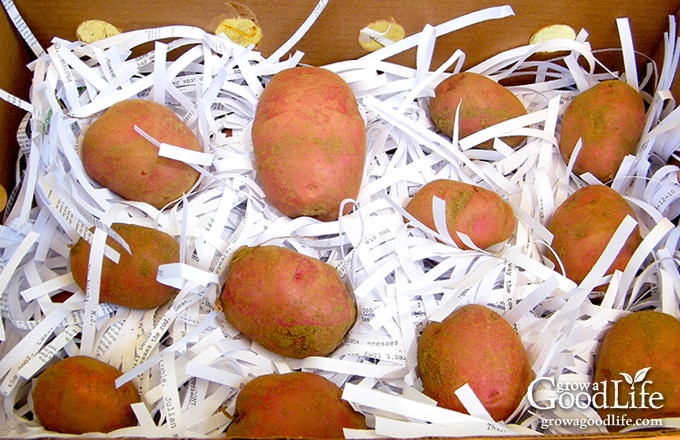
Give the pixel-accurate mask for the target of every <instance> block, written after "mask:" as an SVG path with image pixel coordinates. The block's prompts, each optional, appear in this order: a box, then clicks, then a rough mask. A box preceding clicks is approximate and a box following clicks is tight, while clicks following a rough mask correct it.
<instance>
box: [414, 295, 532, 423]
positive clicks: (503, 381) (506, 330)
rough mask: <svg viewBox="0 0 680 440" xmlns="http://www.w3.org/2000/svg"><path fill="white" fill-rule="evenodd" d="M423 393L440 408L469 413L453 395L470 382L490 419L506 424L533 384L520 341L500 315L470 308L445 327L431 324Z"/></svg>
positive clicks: (423, 357)
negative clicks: (505, 421)
mask: <svg viewBox="0 0 680 440" xmlns="http://www.w3.org/2000/svg"><path fill="white" fill-rule="evenodd" d="M417 356H418V370H419V372H420V377H421V379H422V381H423V391H424V393H425V394H426V395H428V396H430V397H432V398H433V399H435V400H436V401H437V403H438V404H439V406H441V407H444V408H449V409H452V410H454V411H459V412H466V410H465V408H464V407H463V405H462V403H461V402H460V400H459V399H458V397H456V395H455V394H454V393H455V391H456V390H457V389H458V388H460V387H461V386H463V385H465V384H469V385H470V387H471V388H472V390H473V391H474V392H475V395H476V396H477V398H479V400H480V401H481V403H482V404H483V405H484V407H485V408H486V410H487V411H488V412H489V414H490V415H491V417H493V419H494V420H496V421H501V420H506V419H507V418H508V417H510V415H511V414H512V413H513V412H514V411H515V409H516V408H517V407H518V406H519V404H520V403H521V402H522V399H523V398H524V396H525V394H526V392H527V389H528V387H529V384H530V383H531V381H532V380H533V377H534V372H533V370H532V369H531V363H530V362H529V357H528V355H527V352H526V350H525V348H524V345H523V344H522V340H521V339H520V337H519V336H518V335H517V333H515V331H514V329H513V328H512V326H511V325H510V323H508V322H507V321H506V320H505V319H504V318H503V317H502V316H501V315H499V314H498V313H496V312H495V311H493V310H492V309H490V308H488V307H486V306H483V305H479V304H469V305H465V306H463V307H460V308H459V309H457V310H455V311H453V312H452V313H451V314H450V315H449V316H447V317H446V318H445V319H444V320H443V321H442V322H441V323H439V322H431V323H429V324H428V325H427V327H425V330H423V333H422V335H421V336H420V340H419V341H418V354H417Z"/></svg>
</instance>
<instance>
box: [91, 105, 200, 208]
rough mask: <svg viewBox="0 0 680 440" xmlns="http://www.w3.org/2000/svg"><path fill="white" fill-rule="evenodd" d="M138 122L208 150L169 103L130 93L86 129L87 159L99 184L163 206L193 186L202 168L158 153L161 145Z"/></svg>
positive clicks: (160, 137)
mask: <svg viewBox="0 0 680 440" xmlns="http://www.w3.org/2000/svg"><path fill="white" fill-rule="evenodd" d="M135 125H137V126H138V127H139V128H141V129H142V130H143V131H144V132H145V133H147V134H148V135H150V136H151V137H153V138H154V139H156V140H157V141H159V142H163V143H166V144H171V145H174V146H176V147H181V148H186V149H189V150H192V151H203V150H202V149H201V146H200V144H199V143H198V139H197V138H196V136H195V135H194V133H193V132H192V131H191V129H190V128H189V127H188V126H187V125H186V124H184V122H182V120H180V119H179V117H178V116H177V115H176V114H175V113H173V111H172V110H170V109H169V108H168V107H165V106H164V105H162V104H158V103H155V102H153V101H148V100H145V99H129V100H126V101H121V102H118V103H116V104H114V105H112V106H111V107H109V109H108V110H107V111H106V112H104V114H102V115H101V116H100V117H99V118H97V119H96V120H95V121H94V122H93V123H92V125H91V126H90V127H89V128H88V129H87V130H86V131H85V135H84V136H83V142H82V159H83V165H84V166H85V171H87V174H88V175H89V176H90V177H92V179H94V180H95V181H96V182H98V183H99V184H100V185H102V186H104V187H106V188H108V189H110V190H111V191H113V192H115V193H117V194H119V195H120V196H122V197H123V198H125V199H127V200H134V201H140V202H146V203H149V204H151V205H153V206H155V207H156V208H159V209H160V208H162V207H164V206H166V205H167V204H168V203H170V202H173V201H175V200H177V199H179V198H180V197H182V194H185V193H187V192H189V190H190V189H191V188H192V186H193V185H194V184H195V183H196V181H197V180H198V176H199V173H198V171H196V170H195V169H193V168H192V167H191V166H189V165H187V164H185V163H183V162H180V161H177V160H173V159H168V158H165V157H160V156H158V147H157V146H156V145H154V144H152V143H151V142H149V141H148V140H146V139H145V138H144V137H142V135H141V134H139V133H138V132H137V131H136V130H135V129H134V126H135Z"/></svg>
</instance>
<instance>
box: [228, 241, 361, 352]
mask: <svg viewBox="0 0 680 440" xmlns="http://www.w3.org/2000/svg"><path fill="white" fill-rule="evenodd" d="M219 305H220V306H221V309H222V311H223V312H224V315H225V317H226V318H227V321H229V323H231V325H233V326H234V327H235V328H236V329H238V330H240V331H241V332H242V333H243V334H244V335H245V336H247V337H248V338H250V339H252V340H254V341H255V342H257V343H259V344H260V345H262V346H263V347H265V348H267V349H268V350H270V351H273V352H274V353H278V354H280V355H283V356H289V357H294V358H304V357H307V356H326V355H328V354H330V353H331V352H333V351H334V350H335V349H336V348H337V347H338V345H340V343H341V342H342V340H343V338H344V337H345V334H346V333H347V332H348V331H349V329H350V328H351V327H352V325H353V324H354V322H355V321H356V317H357V309H356V304H355V303H354V298H353V297H352V296H351V294H350V292H349V291H348V290H347V287H346V286H345V284H344V282H343V281H342V279H341V278H340V275H339V274H338V272H337V271H336V270H335V268H334V267H333V266H331V265H329V264H327V263H324V262H322V261H320V260H317V259H315V258H312V257H308V256H306V255H303V254H301V253H299V252H296V251H293V250H290V249H286V248H283V247H279V246H255V247H242V248H240V249H238V250H237V251H236V253H234V256H233V258H232V261H231V263H230V265H229V271H228V273H227V279H226V281H225V283H224V287H223V289H222V294H221V295H220V298H219Z"/></svg>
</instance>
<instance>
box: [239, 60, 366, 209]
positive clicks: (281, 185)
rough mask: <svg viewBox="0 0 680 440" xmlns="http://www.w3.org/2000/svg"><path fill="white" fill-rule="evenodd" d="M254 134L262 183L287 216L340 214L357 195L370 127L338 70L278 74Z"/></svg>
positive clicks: (263, 97) (269, 87) (261, 106)
mask: <svg viewBox="0 0 680 440" xmlns="http://www.w3.org/2000/svg"><path fill="white" fill-rule="evenodd" d="M252 138H253V149H254V152H255V165H256V169H257V173H258V177H259V181H260V184H261V185H262V189H263V191H264V193H265V194H266V196H267V199H268V201H269V203H271V205H272V206H274V207H275V208H277V209H278V210H279V211H281V212H282V213H283V214H285V215H287V216H289V217H291V218H295V217H300V216H309V217H314V218H317V219H319V220H321V221H331V220H336V219H337V218H338V215H339V210H340V204H341V202H342V201H343V200H344V199H347V198H356V197H357V195H358V193H359V188H360V187H361V182H362V178H363V171H364V161H365V159H366V126H365V123H364V120H363V118H362V117H361V114H360V113H359V110H358V107H357V102H356V98H355V96H354V94H353V92H352V90H351V89H350V87H349V86H348V85H347V83H346V82H345V81H344V80H343V79H342V78H340V76H338V75H337V74H335V73H333V72H331V71H329V70H326V69H323V68H318V67H294V68H290V69H286V70H283V71H281V72H279V73H277V74H276V75H274V77H272V79H271V81H270V82H269V84H268V85H267V86H266V88H265V89H264V92H263V93H262V95H261V97H260V100H259V102H258V105H257V110H256V112H255V119H254V120H253V126H252ZM350 208H351V206H348V207H347V209H350ZM346 212H347V211H345V213H346Z"/></svg>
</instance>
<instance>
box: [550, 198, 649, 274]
mask: <svg viewBox="0 0 680 440" xmlns="http://www.w3.org/2000/svg"><path fill="white" fill-rule="evenodd" d="M626 215H630V216H631V217H633V218H636V216H635V211H633V208H632V207H631V206H630V204H629V203H628V202H627V201H626V199H624V198H623V196H621V194H619V193H618V192H616V191H615V190H613V189H611V188H610V187H608V186H605V185H590V186H585V187H583V188H581V189H579V190H577V191H576V192H574V193H573V194H572V195H571V196H569V197H568V198H567V199H566V200H565V201H564V202H562V204H561V205H560V206H558V207H557V209H556V210H555V212H554V213H553V216H552V218H551V220H550V222H549V223H548V230H550V232H552V233H553V235H554V237H553V242H552V248H553V250H554V251H555V253H556V254H557V256H558V257H559V259H560V260H561V261H562V264H563V265H564V270H565V272H566V273H565V274H564V275H565V276H567V277H568V278H570V279H571V280H573V281H574V282H576V283H580V282H581V281H583V279H584V278H585V277H586V275H587V274H588V272H590V269H592V267H593V265H594V264H595V263H596V262H597V259H598V258H599V257H600V255H602V252H603V251H604V249H605V247H606V246H607V244H609V241H610V240H611V238H612V236H613V235H614V233H615V232H616V229H617V228H618V227H619V225H620V224H621V222H622V221H623V219H624V218H625V216H626ZM641 241H642V238H641V237H640V232H639V228H636V229H635V231H634V232H633V233H632V234H631V235H630V237H629V238H628V240H627V241H626V244H625V245H624V247H623V248H622V249H621V252H620V253H619V254H618V256H617V257H616V259H615V260H614V262H613V263H612V265H611V266H610V267H609V269H608V270H607V272H606V273H607V274H611V273H613V272H614V270H616V269H618V270H623V269H625V267H626V264H628V261H629V260H630V257H631V256H632V255H633V252H635V249H637V247H638V245H639V244H640V242H641ZM548 257H549V258H550V259H551V260H553V262H554V263H555V264H556V265H557V260H556V259H555V256H554V255H553V254H552V253H551V252H549V253H548Z"/></svg>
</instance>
